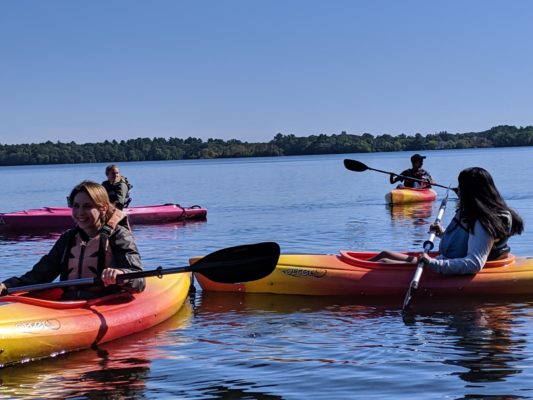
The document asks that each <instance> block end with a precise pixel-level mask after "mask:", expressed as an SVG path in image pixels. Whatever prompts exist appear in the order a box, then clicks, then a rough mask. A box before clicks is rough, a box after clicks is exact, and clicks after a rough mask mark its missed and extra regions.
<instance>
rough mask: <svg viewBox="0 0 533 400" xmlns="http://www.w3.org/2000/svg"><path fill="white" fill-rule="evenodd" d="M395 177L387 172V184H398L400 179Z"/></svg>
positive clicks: (392, 173)
mask: <svg viewBox="0 0 533 400" xmlns="http://www.w3.org/2000/svg"><path fill="white" fill-rule="evenodd" d="M397 176H398V175H396V174H395V173H394V172H389V182H390V183H391V184H393V183H396V182H398V181H399V180H400V179H399V178H397Z"/></svg>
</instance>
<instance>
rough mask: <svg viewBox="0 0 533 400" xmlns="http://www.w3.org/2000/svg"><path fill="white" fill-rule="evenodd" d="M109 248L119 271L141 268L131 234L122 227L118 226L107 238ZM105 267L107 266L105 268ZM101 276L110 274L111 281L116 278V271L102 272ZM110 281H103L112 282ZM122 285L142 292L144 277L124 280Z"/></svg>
mask: <svg viewBox="0 0 533 400" xmlns="http://www.w3.org/2000/svg"><path fill="white" fill-rule="evenodd" d="M109 239H110V245H111V249H112V251H113V258H114V260H115V265H116V267H115V269H117V270H119V271H120V273H128V272H137V271H142V270H143V264H142V261H141V255H140V254H139V250H138V248H137V245H136V244H135V240H134V239H133V235H132V234H131V232H130V231H129V230H128V229H127V228H124V227H118V228H117V230H116V231H115V233H113V235H112V236H111V237H110V238H109ZM106 269H107V268H106ZM102 275H103V278H106V277H108V276H110V279H111V281H112V280H113V278H116V273H112V271H106V270H104V272H102ZM111 281H108V282H105V283H108V284H110V283H112V282H111ZM122 286H123V287H125V288H128V289H129V290H130V291H132V292H142V291H143V290H144V287H145V280H144V278H137V279H132V280H129V281H127V282H125V283H124V284H123V285H122Z"/></svg>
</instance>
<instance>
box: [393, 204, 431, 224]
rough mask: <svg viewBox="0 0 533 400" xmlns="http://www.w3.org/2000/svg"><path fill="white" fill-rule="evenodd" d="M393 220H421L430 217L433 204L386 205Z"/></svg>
mask: <svg viewBox="0 0 533 400" xmlns="http://www.w3.org/2000/svg"><path fill="white" fill-rule="evenodd" d="M386 207H387V210H388V211H389V212H390V215H391V218H392V219H393V220H415V223H416V220H421V219H422V220H423V219H425V218H429V217H431V214H432V213H433V202H432V201H428V202H420V203H410V204H387V205H386Z"/></svg>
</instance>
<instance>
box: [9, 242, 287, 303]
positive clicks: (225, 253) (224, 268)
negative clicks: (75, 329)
mask: <svg viewBox="0 0 533 400" xmlns="http://www.w3.org/2000/svg"><path fill="white" fill-rule="evenodd" d="M279 253H280V248H279V245H278V244H277V243H274V242H263V243H256V244H245V245H242V246H235V247H228V248H226V249H221V250H217V251H215V252H213V253H210V254H208V255H206V256H205V257H203V258H201V259H200V260H198V261H197V262H196V263H195V264H193V265H188V266H186V267H176V268H165V269H163V268H161V267H159V268H157V269H154V270H149V271H138V272H131V273H127V274H122V275H119V276H118V277H117V281H118V282H119V283H120V282H123V281H125V280H128V279H135V278H145V277H148V276H158V277H162V276H163V275H168V274H179V273H182V272H196V273H200V274H202V275H205V276H206V277H207V278H209V279H211V280H212V281H215V282H220V283H238V282H248V281H254V280H257V279H261V278H264V277H265V276H267V275H269V274H270V273H271V272H272V271H274V268H276V264H277V262H278V258H279ZM101 283H102V281H101V280H100V279H99V278H81V279H73V280H68V281H59V282H52V283H41V284H36V285H27V286H18V287H13V288H8V289H7V294H14V293H20V292H32V291H36V290H44V289H53V288H61V287H68V286H81V285H95V284H101Z"/></svg>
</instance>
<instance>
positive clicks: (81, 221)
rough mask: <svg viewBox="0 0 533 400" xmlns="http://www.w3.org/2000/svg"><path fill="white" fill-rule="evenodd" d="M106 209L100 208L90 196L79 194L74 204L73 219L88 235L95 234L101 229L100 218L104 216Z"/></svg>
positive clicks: (75, 197)
mask: <svg viewBox="0 0 533 400" xmlns="http://www.w3.org/2000/svg"><path fill="white" fill-rule="evenodd" d="M105 211H106V210H105V208H100V207H98V206H97V205H96V204H95V203H93V201H92V200H91V198H90V197H89V195H88V194H87V193H85V192H79V193H78V194H76V196H74V201H73V202H72V218H74V221H76V223H77V224H78V226H79V227H80V228H81V229H83V230H84V231H85V232H86V233H87V234H94V233H96V232H97V231H98V229H100V227H101V222H100V217H101V216H102V215H104V213H105Z"/></svg>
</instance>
